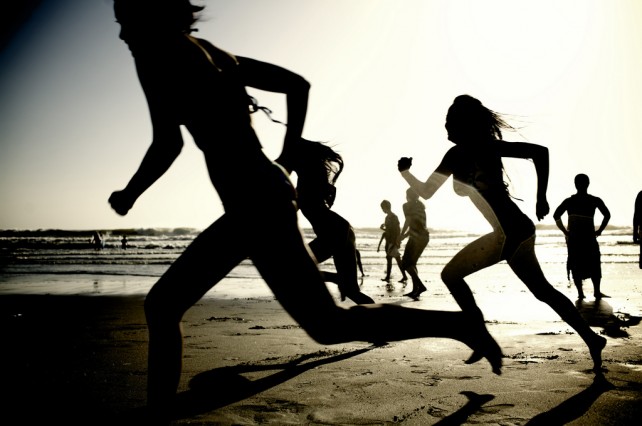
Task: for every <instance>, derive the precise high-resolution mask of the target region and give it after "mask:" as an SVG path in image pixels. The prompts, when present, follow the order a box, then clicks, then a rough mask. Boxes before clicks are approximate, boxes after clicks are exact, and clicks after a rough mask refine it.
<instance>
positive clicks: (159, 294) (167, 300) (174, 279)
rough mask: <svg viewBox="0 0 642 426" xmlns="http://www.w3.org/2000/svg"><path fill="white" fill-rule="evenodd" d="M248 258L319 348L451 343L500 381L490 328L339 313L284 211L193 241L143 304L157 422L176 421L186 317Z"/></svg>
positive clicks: (453, 318)
mask: <svg viewBox="0 0 642 426" xmlns="http://www.w3.org/2000/svg"><path fill="white" fill-rule="evenodd" d="M280 204H282V203H275V204H274V206H279V205H280ZM266 224H269V225H270V226H266ZM275 241H277V242H278V247H276V248H275ZM221 242H225V244H221ZM247 257H249V258H250V259H251V260H252V261H253V263H254V265H255V266H256V268H257V270H258V271H259V272H260V274H261V276H262V277H263V278H264V280H265V282H266V283H267V284H268V285H269V287H270V288H271V289H272V291H273V293H274V295H275V296H276V298H277V300H278V301H279V302H280V303H281V305H282V306H283V307H284V309H285V310H286V311H287V312H288V313H289V314H290V315H291V316H292V318H293V319H294V320H295V321H297V322H298V323H299V324H300V325H301V326H302V327H303V329H304V330H305V331H306V332H307V333H308V335H309V336H310V337H311V338H313V339H314V340H316V341H317V342H319V343H321V344H336V343H346V342H351V341H363V342H375V343H382V342H390V341H398V340H405V339H412V338H420V337H448V338H452V339H456V340H459V341H461V342H463V343H465V344H466V345H468V346H470V347H471V348H472V349H473V350H474V353H476V354H482V356H484V357H486V358H487V359H488V361H489V362H490V363H491V366H492V367H493V371H494V372H495V373H497V374H499V373H500V369H501V364H502V360H501V356H502V355H501V349H500V348H499V346H498V345H497V343H496V342H495V341H494V340H493V338H492V337H491V336H490V334H489V333H488V331H487V330H486V327H485V325H484V323H483V322H482V321H479V320H478V319H477V318H471V317H470V316H469V315H467V314H466V313H463V312H444V311H427V310H421V309H411V308H407V307H403V306H395V305H365V306H355V307H352V308H350V309H343V308H340V307H338V306H337V305H336V304H335V303H334V300H333V298H332V296H331V294H330V293H329V292H328V290H327V288H326V287H325V283H324V282H323V280H322V277H321V274H320V273H319V270H318V267H317V264H316V263H315V261H314V259H313V258H312V257H311V256H310V255H309V252H308V250H307V247H306V246H305V242H304V241H303V237H302V235H301V232H300V230H299V228H298V226H297V224H296V211H295V210H294V208H293V207H289V208H284V207H283V206H282V208H275V209H273V210H271V211H270V213H268V214H267V215H265V217H264V221H257V220H256V217H251V218H250V217H246V218H243V217H241V218H232V217H231V216H230V215H229V214H225V215H223V216H222V217H221V218H220V219H218V220H217V221H216V222H215V223H213V224H212V225H211V226H210V227H209V228H208V229H206V230H205V231H203V232H202V233H201V234H200V235H199V236H198V237H197V238H196V239H194V241H193V242H192V244H191V245H190V246H189V247H188V248H187V249H186V250H185V251H184V252H183V254H182V255H181V256H179V258H178V259H177V260H176V261H175V262H174V263H173V264H172V265H171V266H170V268H168V270H167V272H166V273H165V274H164V275H163V276H162V277H161V278H160V279H159V281H158V282H157V283H156V284H155V285H154V286H153V288H152V289H151V290H150V292H149V294H148V295H147V298H146V300H145V314H146V318H147V322H148V328H149V358H148V363H149V368H148V406H149V408H150V410H151V412H152V413H154V414H155V416H159V417H161V418H168V417H169V416H170V415H171V409H172V408H171V407H172V403H173V400H174V398H175V395H176V390H177V387H178V383H179V379H180V374H181V358H182V330H181V325H180V322H181V319H182V317H183V315H184V313H185V312H186V311H187V310H188V309H189V308H190V307H191V306H192V305H194V304H195V303H196V302H197V301H198V300H199V299H200V298H201V297H202V296H203V295H204V294H205V293H206V292H207V291H208V290H209V289H210V288H211V287H212V286H214V285H215V284H216V283H218V282H219V281H220V280H222V279H223V278H224V277H225V276H226V275H227V274H228V273H229V272H230V271H231V270H232V268H234V267H235V266H236V265H238V264H239V263H240V262H241V261H242V260H244V259H246V258H247ZM212 259H216V262H212ZM353 259H354V256H353Z"/></svg>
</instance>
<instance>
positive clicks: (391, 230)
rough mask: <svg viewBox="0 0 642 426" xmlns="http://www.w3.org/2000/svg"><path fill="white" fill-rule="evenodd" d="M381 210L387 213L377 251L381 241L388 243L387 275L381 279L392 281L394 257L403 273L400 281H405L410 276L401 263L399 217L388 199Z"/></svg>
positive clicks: (386, 245)
mask: <svg viewBox="0 0 642 426" xmlns="http://www.w3.org/2000/svg"><path fill="white" fill-rule="evenodd" d="M381 210H383V212H384V213H385V214H386V220H385V222H384V223H382V224H381V226H380V227H379V228H380V229H381V230H382V231H383V234H381V239H380V240H379V245H378V246H377V252H379V250H380V249H381V243H382V242H383V241H385V243H386V244H385V246H384V247H385V250H386V276H385V277H384V278H382V279H381V281H386V282H390V273H391V272H392V259H395V260H396V261H397V266H399V269H400V270H401V274H402V278H401V280H400V281H399V282H400V283H405V282H406V281H408V276H407V275H406V271H405V270H404V268H403V266H402V264H401V254H400V253H399V249H400V248H401V226H400V225H399V217H397V215H396V214H394V213H393V212H392V205H391V204H390V201H388V200H383V201H382V202H381Z"/></svg>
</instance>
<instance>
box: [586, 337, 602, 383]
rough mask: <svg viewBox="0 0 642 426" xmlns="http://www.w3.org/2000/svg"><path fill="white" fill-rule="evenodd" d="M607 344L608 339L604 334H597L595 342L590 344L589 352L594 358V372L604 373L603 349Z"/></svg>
mask: <svg viewBox="0 0 642 426" xmlns="http://www.w3.org/2000/svg"><path fill="white" fill-rule="evenodd" d="M605 346H606V339H605V338H604V337H602V336H598V335H596V336H595V339H594V341H593V343H591V344H589V352H590V353H591V358H593V372H594V373H599V374H601V373H602V349H604V347H605Z"/></svg>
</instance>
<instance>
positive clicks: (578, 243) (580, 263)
mask: <svg viewBox="0 0 642 426" xmlns="http://www.w3.org/2000/svg"><path fill="white" fill-rule="evenodd" d="M588 186H589V177H588V176H587V175H585V174H579V175H577V176H575V188H576V189H577V193H576V194H575V195H572V196H570V197H569V198H567V199H565V200H564V201H562V204H560V205H559V207H558V208H557V209H556V210H555V213H553V218H554V219H555V224H556V225H557V227H558V228H560V229H561V230H562V232H563V233H564V235H566V244H567V248H568V268H569V270H570V271H571V273H572V275H573V282H574V283H575V287H577V295H578V298H579V299H584V291H583V290H582V281H583V280H585V279H587V278H590V279H591V281H592V282H593V294H594V296H595V299H601V298H602V297H608V296H606V295H605V294H602V293H601V292H600V283H601V280H602V268H601V261H600V247H599V244H598V242H597V237H599V236H600V235H601V234H602V231H604V228H606V225H607V224H608V223H609V220H610V219H611V213H610V212H609V209H608V208H607V207H606V205H605V204H604V201H602V199H601V198H599V197H595V196H593V195H591V194H589V193H588V192H587V190H588ZM596 209H597V210H599V211H600V213H602V223H601V224H600V227H599V228H598V229H597V230H595V224H594V217H595V210H596ZM564 213H567V214H568V227H566V226H564V223H563V222H562V215H563V214H564Z"/></svg>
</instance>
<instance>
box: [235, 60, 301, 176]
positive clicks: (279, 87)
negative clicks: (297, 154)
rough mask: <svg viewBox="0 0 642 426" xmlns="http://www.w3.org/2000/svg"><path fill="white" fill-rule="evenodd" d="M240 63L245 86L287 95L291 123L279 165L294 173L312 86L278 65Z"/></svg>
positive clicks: (251, 61)
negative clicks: (295, 152)
mask: <svg viewBox="0 0 642 426" xmlns="http://www.w3.org/2000/svg"><path fill="white" fill-rule="evenodd" d="M237 60H238V63H239V70H240V72H241V76H242V78H243V81H244V84H245V85H246V86H248V87H253V88H255V89H260V90H265V91H268V92H276V93H283V94H285V95H286V102H287V115H288V117H287V123H288V124H287V130H286V133H285V140H284V143H283V150H282V152H281V155H280V156H279V158H278V159H277V162H279V163H280V164H281V165H282V166H283V167H285V168H286V169H287V170H288V171H289V172H291V171H292V158H293V156H294V152H293V150H294V149H295V148H296V144H297V143H298V142H299V140H300V139H301V135H302V134H303V126H304V124H305V118H306V115H307V111H308V96H309V92H310V83H308V82H307V81H306V80H305V79H304V78H303V77H301V76H300V75H298V74H296V73H294V72H292V71H289V70H287V69H285V68H282V67H279V66H277V65H273V64H269V63H267V62H261V61H257V60H255V59H250V58H244V57H237Z"/></svg>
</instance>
